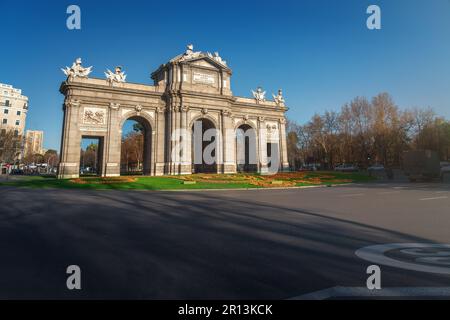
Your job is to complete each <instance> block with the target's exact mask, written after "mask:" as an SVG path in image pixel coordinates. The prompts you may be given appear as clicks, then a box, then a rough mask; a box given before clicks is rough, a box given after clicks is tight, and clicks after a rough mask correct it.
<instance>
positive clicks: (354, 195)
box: [339, 193, 364, 198]
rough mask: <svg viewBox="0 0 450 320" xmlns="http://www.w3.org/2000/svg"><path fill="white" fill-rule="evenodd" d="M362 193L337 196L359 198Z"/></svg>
mask: <svg viewBox="0 0 450 320" xmlns="http://www.w3.org/2000/svg"><path fill="white" fill-rule="evenodd" d="M363 195H364V193H351V194H344V195H341V196H339V197H340V198H348V197H360V196H363Z"/></svg>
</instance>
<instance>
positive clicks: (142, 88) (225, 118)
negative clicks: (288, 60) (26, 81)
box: [58, 46, 288, 178]
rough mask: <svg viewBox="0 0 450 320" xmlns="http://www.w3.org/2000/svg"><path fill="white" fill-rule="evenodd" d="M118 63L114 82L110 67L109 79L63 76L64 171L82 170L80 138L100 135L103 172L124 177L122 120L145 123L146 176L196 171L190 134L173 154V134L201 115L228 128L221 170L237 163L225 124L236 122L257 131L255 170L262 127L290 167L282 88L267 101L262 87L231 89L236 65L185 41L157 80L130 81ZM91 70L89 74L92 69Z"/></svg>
mask: <svg viewBox="0 0 450 320" xmlns="http://www.w3.org/2000/svg"><path fill="white" fill-rule="evenodd" d="M79 65H80V68H81V69H83V68H82V67H81V64H79ZM75 67H76V66H75ZM67 70H68V71H67V72H68V73H70V70H69V69H67ZM85 70H87V69H85ZM116 70H117V71H116V73H117V77H116V78H117V79H119V80H116V81H115V80H114V79H115V78H114V74H112V73H111V72H109V74H107V76H108V79H98V78H88V77H87V75H86V76H76V75H75V76H68V79H67V80H66V81H65V82H63V83H62V85H61V88H60V91H61V93H62V94H64V96H65V102H64V107H63V109H64V124H63V133H62V142H61V164H60V167H59V175H58V176H59V177H60V178H74V177H78V176H79V169H80V165H79V162H80V145H81V140H82V138H83V137H95V138H99V141H100V144H101V145H100V148H99V150H100V155H99V157H100V164H101V170H100V175H101V176H119V175H120V159H121V155H120V153H121V134H122V127H123V124H124V122H125V121H126V120H128V119H133V120H137V121H139V122H140V123H141V124H142V125H143V126H144V127H145V129H146V130H145V147H144V158H145V160H144V168H143V171H144V174H146V175H165V174H167V175H177V174H191V173H193V172H196V171H198V170H197V169H196V168H197V167H196V166H195V165H194V164H193V163H192V161H191V159H192V153H193V152H192V141H188V142H186V141H184V142H185V143H186V146H187V149H186V151H185V152H186V153H185V154H184V155H183V156H174V154H172V152H173V151H172V150H174V149H173V145H174V144H175V143H177V142H179V141H177V139H182V138H179V137H176V136H175V137H173V136H172V133H173V132H175V130H177V129H178V130H180V129H181V130H187V131H190V130H192V128H193V124H194V122H195V121H196V120H202V121H205V123H208V124H209V126H210V127H214V128H215V129H217V130H218V131H219V132H221V133H223V135H222V138H221V139H219V140H218V146H217V150H218V153H217V163H216V165H215V166H214V170H215V171H216V172H218V173H235V172H236V171H237V170H238V166H237V161H236V138H235V137H234V136H230V135H229V134H228V135H227V134H225V131H226V130H227V129H228V131H229V130H230V129H232V130H234V132H235V131H236V129H238V128H252V129H254V130H255V132H257V133H258V134H257V138H256V146H255V148H254V150H256V158H257V159H258V160H257V163H256V167H255V168H256V170H257V171H260V172H264V170H265V166H267V164H266V163H265V161H264V159H263V158H264V157H263V155H265V156H266V155H267V145H266V142H265V141H262V140H264V139H261V138H260V136H259V135H260V133H261V132H262V131H264V136H266V135H267V139H268V140H267V143H272V144H276V145H277V148H275V150H277V156H278V157H279V169H280V170H283V169H286V168H288V163H287V148H286V134H285V122H286V121H285V112H286V111H287V107H286V106H285V105H284V99H283V98H282V96H281V92H280V93H279V95H278V96H274V101H266V100H265V99H264V94H261V92H258V91H257V92H254V98H242V97H235V96H233V94H232V92H231V89H230V88H231V75H232V71H231V69H230V68H229V67H228V66H227V64H226V62H225V61H223V60H222V59H221V58H220V56H219V55H218V54H215V55H212V54H209V53H202V52H194V51H193V50H192V46H188V49H187V51H186V52H185V53H184V54H181V55H179V56H177V57H175V58H174V59H172V60H171V61H169V62H168V63H166V64H164V65H161V66H160V67H159V68H158V69H157V70H156V71H155V72H153V73H152V75H151V78H152V79H153V81H154V85H153V86H150V85H144V84H134V83H126V82H125V81H124V80H125V76H123V75H122V74H120V72H121V69H120V68H118V69H116ZM82 71H83V70H82ZM88 71H89V72H88V73H90V68H89V70H88ZM88 73H87V74H88ZM66 74H67V73H66ZM120 79H123V81H120ZM271 136H272V137H271Z"/></svg>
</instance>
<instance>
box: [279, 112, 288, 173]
mask: <svg viewBox="0 0 450 320" xmlns="http://www.w3.org/2000/svg"><path fill="white" fill-rule="evenodd" d="M279 122H280V164H281V170H282V171H289V161H288V155H287V141H286V119H285V118H282V119H280V121H279Z"/></svg>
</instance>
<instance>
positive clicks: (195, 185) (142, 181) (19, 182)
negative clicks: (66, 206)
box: [0, 172, 373, 190]
mask: <svg viewBox="0 0 450 320" xmlns="http://www.w3.org/2000/svg"><path fill="white" fill-rule="evenodd" d="M14 179H15V180H11V181H2V182H0V186H15V187H28V188H64V189H100V190H184V189H186V190H194V189H247V188H271V187H295V186H317V185H336V184H344V183H351V182H369V181H372V180H373V178H371V177H369V176H367V175H364V174H360V173H339V172H305V173H297V172H293V173H279V174H277V175H274V176H264V175H259V174H231V175H217V174H210V175H208V174H200V175H189V176H170V177H168V176H163V177H120V178H99V177H82V178H79V179H64V180H58V179H56V178H53V177H40V176H31V177H30V176H24V177H15V178H14Z"/></svg>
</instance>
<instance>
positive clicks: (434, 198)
mask: <svg viewBox="0 0 450 320" xmlns="http://www.w3.org/2000/svg"><path fill="white" fill-rule="evenodd" d="M439 199H448V197H447V196H442V197H433V198H422V199H419V200H420V201H429V200H439Z"/></svg>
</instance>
